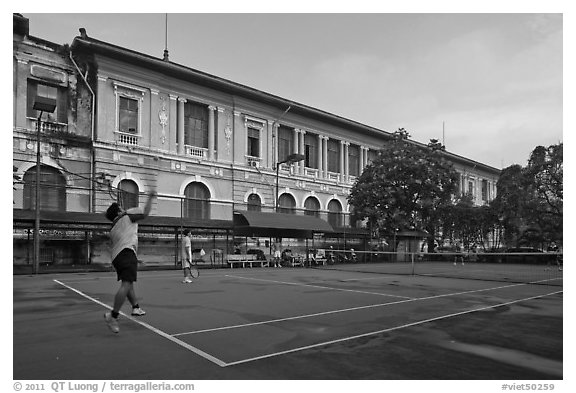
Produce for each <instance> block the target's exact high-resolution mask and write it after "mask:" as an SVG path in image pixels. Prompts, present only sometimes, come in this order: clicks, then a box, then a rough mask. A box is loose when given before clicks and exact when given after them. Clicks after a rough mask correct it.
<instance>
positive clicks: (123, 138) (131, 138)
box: [116, 131, 139, 146]
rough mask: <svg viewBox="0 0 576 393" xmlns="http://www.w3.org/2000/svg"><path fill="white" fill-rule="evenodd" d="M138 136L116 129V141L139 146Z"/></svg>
mask: <svg viewBox="0 0 576 393" xmlns="http://www.w3.org/2000/svg"><path fill="white" fill-rule="evenodd" d="M138 138H139V136H138V135H134V134H125V133H123V132H118V131H116V142H118V143H120V144H122V145H128V146H138Z"/></svg>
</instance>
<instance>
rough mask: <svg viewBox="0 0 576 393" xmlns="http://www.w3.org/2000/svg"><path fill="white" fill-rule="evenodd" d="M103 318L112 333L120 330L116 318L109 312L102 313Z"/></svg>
mask: <svg viewBox="0 0 576 393" xmlns="http://www.w3.org/2000/svg"><path fill="white" fill-rule="evenodd" d="M104 320H105V321H106V324H107V325H108V328H109V329H110V330H112V332H113V333H118V332H120V326H118V319H116V318H114V317H112V313H111V312H106V313H104Z"/></svg>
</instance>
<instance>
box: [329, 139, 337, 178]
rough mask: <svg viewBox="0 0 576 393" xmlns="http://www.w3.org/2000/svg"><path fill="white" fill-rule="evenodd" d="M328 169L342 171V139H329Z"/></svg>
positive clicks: (335, 171)
mask: <svg viewBox="0 0 576 393" xmlns="http://www.w3.org/2000/svg"><path fill="white" fill-rule="evenodd" d="M328 171H329V172H334V173H340V141H337V140H335V139H328Z"/></svg>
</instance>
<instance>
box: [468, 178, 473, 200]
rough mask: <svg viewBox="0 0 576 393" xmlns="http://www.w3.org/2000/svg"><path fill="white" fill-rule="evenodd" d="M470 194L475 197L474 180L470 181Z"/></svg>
mask: <svg viewBox="0 0 576 393" xmlns="http://www.w3.org/2000/svg"><path fill="white" fill-rule="evenodd" d="M468 194H469V195H471V196H472V197H474V182H473V181H468Z"/></svg>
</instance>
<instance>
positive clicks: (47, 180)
mask: <svg viewBox="0 0 576 393" xmlns="http://www.w3.org/2000/svg"><path fill="white" fill-rule="evenodd" d="M22 181H23V183H24V209H30V210H34V209H35V208H36V166H33V167H32V168H30V169H28V170H27V171H26V173H25V174H24V176H23V178H22ZM40 210H52V211H59V212H65V211H66V178H65V177H64V176H63V175H62V174H61V173H60V171H58V170H57V169H56V168H53V167H51V166H47V165H40Z"/></svg>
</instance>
